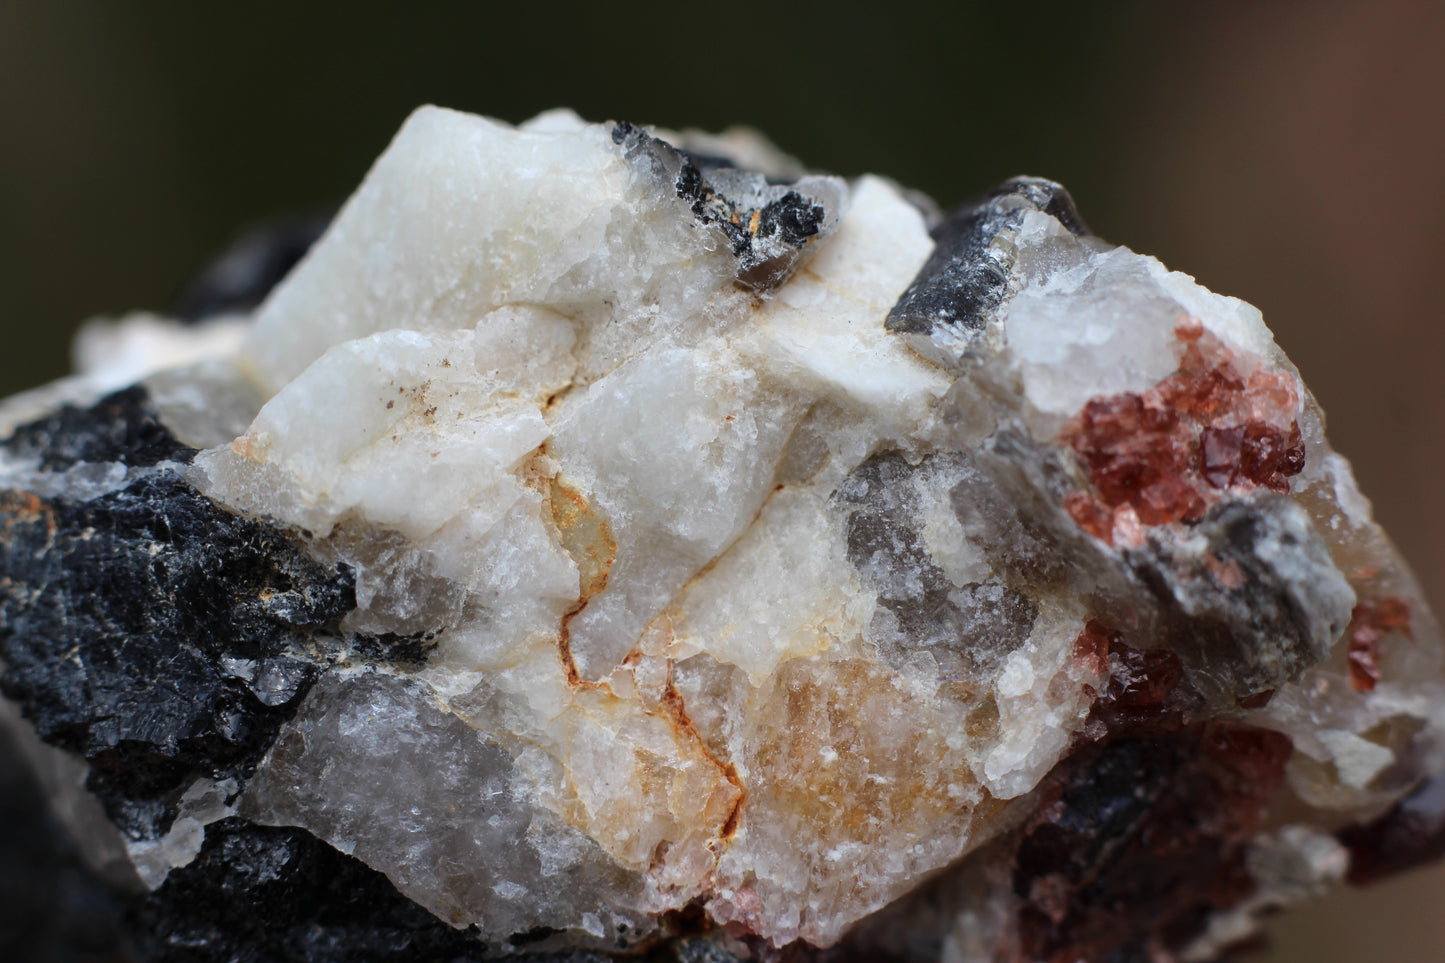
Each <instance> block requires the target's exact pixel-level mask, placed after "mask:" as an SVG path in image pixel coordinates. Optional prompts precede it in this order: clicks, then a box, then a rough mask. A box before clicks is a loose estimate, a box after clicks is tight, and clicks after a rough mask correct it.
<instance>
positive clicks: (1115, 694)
mask: <svg viewBox="0 0 1445 963" xmlns="http://www.w3.org/2000/svg"><path fill="white" fill-rule="evenodd" d="M1085 652H1086V653H1088V654H1089V658H1091V659H1098V658H1100V656H1101V655H1102V657H1103V659H1104V660H1105V664H1106V666H1107V675H1108V680H1109V681H1108V683H1107V684H1106V685H1105V687H1104V691H1103V692H1101V693H1100V694H1099V697H1098V698H1097V699H1096V700H1095V701H1094V706H1093V709H1092V710H1091V711H1090V713H1089V719H1088V721H1087V722H1086V723H1085V725H1084V731H1083V736H1084V738H1086V739H1089V740H1095V741H1097V740H1099V739H1103V738H1105V737H1106V736H1109V735H1117V734H1120V733H1123V732H1139V731H1145V730H1149V731H1173V730H1176V729H1178V728H1180V727H1181V726H1182V725H1183V724H1184V718H1183V711H1182V709H1181V707H1180V706H1179V705H1177V704H1176V702H1177V701H1178V700H1175V699H1172V698H1171V696H1174V695H1175V694H1176V692H1175V690H1176V689H1177V688H1178V686H1179V683H1180V682H1181V681H1183V679H1184V667H1183V665H1181V663H1180V661H1179V656H1177V655H1175V654H1174V653H1173V652H1170V651H1169V650H1167V649H1135V648H1133V647H1131V646H1128V645H1125V644H1124V642H1123V641H1122V640H1121V639H1120V638H1119V636H1118V634H1117V633H1114V632H1111V631H1109V629H1108V628H1107V627H1106V626H1104V624H1103V623H1101V622H1098V621H1095V620H1093V619H1090V620H1089V621H1088V622H1087V623H1085V625H1084V631H1083V632H1081V633H1080V634H1079V638H1078V639H1077V640H1075V642H1074V653H1075V657H1076V658H1078V657H1079V656H1080V653H1085Z"/></svg>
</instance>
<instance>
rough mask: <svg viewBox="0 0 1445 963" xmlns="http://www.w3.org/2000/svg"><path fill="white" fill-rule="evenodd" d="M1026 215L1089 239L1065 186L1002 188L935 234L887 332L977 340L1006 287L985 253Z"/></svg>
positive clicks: (1036, 182)
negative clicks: (944, 332) (940, 332)
mask: <svg viewBox="0 0 1445 963" xmlns="http://www.w3.org/2000/svg"><path fill="white" fill-rule="evenodd" d="M1029 210H1037V211H1043V212H1044V213H1046V214H1050V215H1052V216H1053V217H1055V218H1057V219H1058V221H1059V223H1061V224H1063V225H1064V227H1065V228H1067V229H1068V230H1069V231H1070V232H1072V233H1073V234H1075V235H1080V236H1082V235H1087V234H1088V233H1089V229H1088V227H1087V226H1085V224H1084V222H1083V220H1082V219H1081V218H1080V217H1079V214H1078V212H1077V211H1076V210H1075V209H1074V202H1073V199H1072V198H1071V197H1069V193H1068V191H1066V190H1064V188H1063V186H1062V185H1059V184H1056V183H1054V182H1053V181H1047V180H1043V179H1042V178H1037V177H1015V178H1013V179H1012V180H1008V181H1005V182H1004V183H1003V184H1001V185H999V186H998V187H996V188H994V190H992V191H991V192H989V193H988V194H986V195H985V196H983V197H982V198H979V199H978V200H975V201H972V202H970V203H968V204H965V205H963V206H962V207H960V208H959V209H958V210H956V211H954V212H953V213H952V214H951V215H949V216H948V217H947V218H945V219H944V221H943V222H942V223H941V224H939V225H938V226H937V227H936V228H934V230H933V240H934V245H935V246H934V249H933V254H932V255H930V256H929V258H928V260H927V262H925V263H924V265H923V268H922V269H921V270H920V271H919V272H918V276H917V277H915V278H914V279H913V283H912V284H910V285H909V286H908V290H906V291H904V292H903V296H902V297H901V298H899V299H898V303H897V304H895V305H894V306H893V309H892V310H891V311H889V312H888V320H887V321H886V322H885V325H886V327H887V328H888V330H889V331H895V332H898V333H899V334H920V335H931V334H932V333H933V331H934V329H935V328H936V327H945V328H950V329H954V330H956V331H958V332H959V333H962V334H968V333H972V334H973V335H975V336H976V335H977V334H978V333H979V332H982V331H983V329H984V327H985V326H986V325H987V324H988V321H989V318H990V317H991V316H992V315H993V313H994V312H995V311H997V310H998V307H999V305H1001V304H1002V303H1003V301H1004V299H1005V297H1006V296H1007V294H1008V287H1009V265H1008V264H1006V263H1003V262H1001V261H1000V260H999V259H998V258H996V257H995V256H994V255H993V254H992V253H991V252H990V245H991V244H992V243H993V241H994V238H996V237H998V235H999V234H1000V233H1001V232H1003V231H1005V230H1011V229H1013V228H1015V227H1017V226H1018V224H1019V222H1020V221H1021V220H1022V219H1023V215H1024V213H1025V212H1026V211H1029Z"/></svg>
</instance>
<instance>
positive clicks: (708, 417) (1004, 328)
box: [0, 108, 1445, 961]
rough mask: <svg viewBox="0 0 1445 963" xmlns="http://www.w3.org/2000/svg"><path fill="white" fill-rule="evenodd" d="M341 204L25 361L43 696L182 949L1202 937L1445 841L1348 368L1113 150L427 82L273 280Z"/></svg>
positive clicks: (1183, 950) (13, 567) (963, 951)
mask: <svg viewBox="0 0 1445 963" xmlns="http://www.w3.org/2000/svg"><path fill="white" fill-rule="evenodd" d="M297 230H300V229H297ZM297 230H293V229H290V228H288V229H286V230H285V231H282V232H281V233H279V234H277V235H274V236H272V237H271V238H270V239H269V240H268V239H265V238H262V239H252V240H250V241H248V242H247V246H246V247H245V248H244V249H242V250H240V251H239V252H238V253H235V254H233V255H232V257H231V259H230V260H228V261H227V262H225V263H224V264H223V265H222V267H221V268H218V269H217V270H215V271H213V272H211V274H209V275H207V279H205V280H203V282H202V283H201V284H200V285H199V286H198V287H196V288H194V289H192V290H191V291H190V292H189V294H188V298H187V302H186V306H185V310H184V311H183V312H182V313H183V314H184V315H185V317H186V323H185V324H182V323H178V322H172V321H168V320H165V319H161V318H154V317H148V316H133V317H131V318H127V319H124V320H122V321H120V322H116V323H112V324H110V325H108V326H98V327H92V328H90V329H88V332H87V334H86V335H85V336H84V337H83V340H82V343H81V345H80V346H79V356H80V357H81V358H82V359H83V361H84V365H83V368H84V370H83V371H82V373H81V375H80V376H79V377H78V378H76V379H71V380H68V381H66V382H62V383H59V384H57V385H54V386H50V387H48V388H44V389H40V390H39V391H37V392H33V393H30V394H28V395H22V396H19V397H17V398H14V399H11V400H10V401H8V402H5V403H4V405H3V406H0V428H3V430H4V431H5V432H6V440H4V441H3V442H0V486H3V491H0V526H3V527H0V536H3V541H0V658H3V662H4V675H3V691H4V694H5V696H7V697H8V698H9V699H10V700H11V701H12V703H13V707H14V708H18V710H19V713H18V715H17V714H16V713H13V712H12V713H10V715H9V716H6V718H10V717H11V716H14V718H11V721H10V723H9V724H10V725H12V726H13V727H14V728H16V729H17V732H18V733H19V734H20V735H22V736H23V737H24V738H25V739H26V740H28V741H27V742H26V743H25V744H26V746H27V747H28V749H27V752H28V753H29V755H30V756H32V757H33V759H34V760H35V765H36V766H37V768H38V770H39V771H41V772H42V773H43V774H45V775H46V779H47V782H46V784H47V786H48V787H49V788H50V791H51V794H52V797H53V802H54V804H55V805H56V806H57V807H58V809H59V810H60V811H62V812H68V813H71V814H72V815H73V814H75V813H82V812H91V813H95V812H100V811H103V813H104V818H101V817H98V816H94V815H93V816H91V817H90V818H84V819H82V818H70V819H69V820H68V824H69V825H71V826H73V827H78V826H81V825H84V826H85V829H84V830H83V831H80V830H77V831H76V836H77V842H76V844H77V845H78V846H79V852H80V854H81V856H82V857H83V858H84V859H86V860H88V862H89V864H90V865H91V866H92V867H94V868H95V869H96V870H97V871H99V872H103V873H104V874H105V877H106V879H108V880H109V881H110V882H109V883H107V884H106V885H110V886H114V887H120V890H119V892H120V893H121V894H122V895H120V896H117V897H116V898H117V899H121V900H123V901H129V905H130V906H131V909H130V910H129V914H130V915H129V917H128V918H129V919H130V920H131V925H132V930H133V932H132V938H133V941H134V942H135V943H136V946H137V952H138V953H139V954H140V955H141V956H143V957H148V958H154V959H181V958H186V959H192V958H202V959H216V960H222V959H231V958H237V957H239V958H272V957H277V958H288V959H289V958H307V959H314V960H338V961H339V960H351V959H362V958H364V959H394V960H403V959H420V958H426V959H431V958H448V959H453V958H457V959H481V958H485V957H490V956H495V955H507V954H520V955H522V956H523V957H525V958H531V959H537V958H548V959H557V960H561V959H569V960H574V959H602V958H606V957H607V956H608V955H615V954H619V953H623V954H637V953H643V954H652V957H653V958H657V959H670V960H674V961H700V960H728V959H746V958H758V959H771V958H774V957H775V954H776V953H778V952H783V953H787V954H791V955H790V956H789V957H788V958H817V959H835V958H845V957H846V958H885V957H886V958H890V959H906V960H934V959H949V960H966V961H994V960H997V961H1004V960H1009V961H1017V960H1021V959H1027V960H1038V961H1055V960H1061V959H1069V960H1073V959H1091V960H1092V959H1097V960H1105V959H1133V958H1136V957H1139V958H1142V957H1141V956H1139V954H1151V955H1149V957H1148V958H1150V959H1152V960H1204V959H1208V958H1210V957H1212V956H1213V955H1215V954H1216V953H1217V952H1218V951H1220V950H1222V949H1224V948H1227V947H1228V946H1230V945H1232V944H1234V943H1236V942H1238V941H1239V940H1241V939H1243V938H1245V937H1246V936H1248V935H1249V934H1250V933H1251V932H1252V929H1253V927H1254V925H1255V920H1256V919H1257V918H1258V917H1260V916H1262V915H1264V914H1265V913H1267V912H1269V911H1272V910H1274V909H1276V908H1278V907H1279V906H1281V905H1285V904H1287V903H1290V902H1293V901H1297V900H1299V899H1301V898H1304V897H1306V896H1309V895H1311V894H1313V893H1315V892H1317V891H1320V890H1322V889H1323V888H1326V887H1327V886H1329V885H1331V884H1333V883H1335V882H1338V881H1340V880H1343V879H1345V878H1346V877H1351V878H1355V879H1358V880H1363V879H1367V878H1375V877H1378V876H1380V875H1384V874H1386V873H1388V872H1390V871H1392V870H1394V869H1397V868H1401V867H1403V866H1405V865H1409V864H1411V863H1412V862H1413V861H1416V860H1418V859H1420V858H1423V857H1424V856H1426V855H1430V854H1433V852H1434V851H1435V850H1436V849H1439V848H1445V843H1442V842H1441V840H1442V839H1445V836H1441V835H1440V833H1439V830H1440V829H1441V826H1442V824H1445V815H1442V813H1445V808H1442V807H1441V806H1440V805H1439V803H1438V800H1439V798H1440V795H1441V794H1440V792H1439V788H1438V787H1439V785H1440V783H1439V782H1438V781H1437V779H1438V776H1439V773H1440V772H1441V771H1442V769H1445V692H1442V673H1441V658H1440V654H1441V653H1440V640H1439V636H1438V633H1437V630H1436V627H1435V624H1434V622H1433V620H1432V618H1431V616H1430V614H1429V612H1428V611H1427V610H1426V609H1425V607H1424V605H1423V603H1422V602H1421V599H1420V595H1419V593H1418V591H1417V589H1416V588H1415V586H1414V584H1413V582H1412V580H1411V577H1410V575H1409V573H1408V571H1407V570H1406V568H1405V567H1404V565H1403V564H1402V562H1401V561H1400V560H1399V559H1398V558H1397V557H1396V555H1395V553H1394V552H1393V550H1392V549H1391V548H1390V546H1389V544H1388V542H1387V541H1386V539H1385V537H1384V535H1383V534H1382V533H1381V532H1380V531H1379V529H1378V528H1376V527H1375V526H1374V524H1373V523H1372V522H1371V520H1370V517H1369V507H1368V503H1366V502H1365V501H1364V499H1363V498H1362V497H1361V496H1360V494H1359V493H1358V492H1357V491H1356V489H1355V486H1354V482H1353V479H1352V477H1351V474H1350V470H1349V466H1348V465H1347V464H1346V462H1345V461H1344V460H1343V459H1342V458H1341V457H1340V456H1338V455H1336V454H1334V453H1333V452H1332V451H1331V450H1330V449H1329V447H1328V445H1327V443H1326V442H1325V439H1324V435H1323V428H1322V421H1321V415H1320V412H1319V410H1318V408H1317V407H1316V406H1315V404H1314V402H1313V399H1312V398H1311V397H1310V395H1309V393H1308V391H1307V390H1306V389H1305V387H1304V385H1303V384H1302V383H1301V381H1300V380H1299V377H1298V375H1297V373H1296V372H1295V370H1294V368H1293V367H1292V366H1291V365H1290V364H1289V362H1288V361H1287V360H1286V359H1285V358H1284V357H1283V355H1282V354H1281V353H1280V351H1279V349H1278V348H1277V347H1276V346H1275V344H1274V342H1273V340H1272V338H1271V336H1270V334H1269V331H1268V330H1267V329H1266V328H1265V326H1264V324H1263V322H1262V320H1261V318H1260V316H1259V313H1258V312H1257V311H1255V310H1254V309H1253V308H1251V307H1250V306H1249V305H1246V304H1243V303H1242V302H1239V301H1237V300H1234V299H1231V298H1226V297H1221V296H1218V295H1214V294H1212V293H1210V292H1208V291H1206V290H1204V289H1203V288H1201V287H1199V286H1198V285H1196V284H1195V283H1194V282H1193V280H1192V279H1191V278H1189V277H1187V276H1185V275H1182V274H1177V273H1171V272H1169V271H1168V270H1166V269H1165V268H1164V267H1163V266H1162V265H1160V264H1159V262H1157V261H1155V260H1153V259H1152V258H1148V257H1144V256H1141V255H1138V254H1135V253H1133V252H1131V251H1129V250H1127V249H1126V248H1121V247H1115V246H1113V245H1110V244H1108V243H1106V242H1104V241H1102V240H1100V239H1099V238H1097V237H1094V236H1093V235H1091V234H1090V233H1089V231H1088V229H1087V227H1086V226H1085V224H1084V221H1083V220H1082V219H1081V218H1080V217H1079V215H1078V213H1077V212H1076V211H1075V210H1074V207H1073V204H1072V202H1071V201H1070V200H1069V197H1068V195H1067V194H1066V193H1065V192H1064V190H1063V188H1061V187H1060V186H1058V185H1057V184H1053V183H1051V182H1047V181H1042V180H1038V179H1032V178H1019V179H1015V180H1013V181H1010V182H1008V183H1006V184H1004V185H1002V186H1001V187H999V188H998V189H996V190H994V191H993V192H991V193H989V194H987V195H985V196H984V197H983V198H981V199H980V200H979V201H977V202H976V203H974V204H970V205H966V206H965V207H964V208H963V209H961V210H960V211H958V212H956V213H954V214H952V215H950V216H948V217H946V218H942V219H937V218H933V217H932V215H930V214H929V213H927V212H925V211H923V210H921V209H920V208H919V207H918V206H917V205H916V204H915V203H913V202H912V201H910V199H909V198H908V197H907V196H906V195H905V194H904V193H902V192H901V191H900V190H899V189H898V188H897V187H895V186H894V185H892V184H891V183H889V182H887V181H884V180H881V179H879V178H876V177H863V178H860V179H858V180H856V181H852V182H845V181H843V180H841V179H839V178H835V177H827V176H821V175H809V174H807V173H805V172H804V171H802V169H801V168H800V167H799V166H798V165H797V164H796V162H794V161H792V160H791V159H789V158H787V157H784V156H782V155H780V154H778V153H777V152H776V151H775V150H774V149H773V148H771V147H770V146H769V145H767V144H766V143H764V142H763V141H761V139H759V138H758V137H756V135H752V134H748V133H745V132H732V133H729V134H725V135H722V136H708V135H701V134H673V133H668V132H663V131H651V130H643V129H641V128H637V127H634V126H632V125H629V124H615V125H587V124H584V123H583V122H581V121H580V120H578V119H577V118H576V117H575V116H573V115H571V114H568V113H566V112H555V113H550V114H545V115H543V116H541V117H538V118H536V119H535V120H533V121H530V122H528V123H527V124H524V125H522V126H521V127H519V128H515V129H514V128H511V127H508V126H506V125H502V124H498V123H495V122H493V121H489V120H485V119H483V118H479V117H472V116H468V115H464V114H458V113H453V112H449V111H444V110H438V109H435V108H423V109H422V110H419V111H418V112H417V113H416V114H415V115H413V117H412V118H411V119H410V120H409V121H408V122H407V124H406V125H405V126H404V127H403V129H402V130H401V132H400V133H399V134H398V135H397V138H396V140H395V141H394V142H393V143H392V145H391V146H390V147H389V148H388V149H387V151H386V152H385V153H384V154H383V155H382V156H381V158H380V159H379V160H378V161H377V163H376V165H375V167H374V168H373V169H372V171H371V173H370V174H369V175H368V176H367V178H366V180H365V182H364V183H363V184H362V185H361V187H360V188H359V189H358V190H357V192H356V194H355V195H354V196H353V197H352V198H351V199H350V201H348V202H347V204H346V205H345V207H344V208H343V209H342V210H341V212H340V213H339V214H338V215H337V217H336V218H335V220H334V221H333V222H332V223H331V225H330V226H329V228H327V229H326V231H325V233H324V234H323V235H322V236H321V238H320V240H319V241H318V242H317V243H316V245H315V246H314V247H313V248H311V250H310V252H309V254H307V255H306V256H305V258H304V259H303V260H301V262H300V263H299V265H297V266H296V267H295V269H294V270H292V271H291V272H290V273H289V275H287V276H286V278H285V280H284V281H282V282H281V283H280V285H279V286H277V287H276V288H275V289H274V290H272V291H271V292H270V294H269V296H265V298H264V301H260V302H259V304H257V302H258V299H259V298H260V297H261V296H262V292H264V291H265V290H266V288H267V287H268V285H269V283H270V280H271V276H272V275H275V274H278V273H280V271H281V270H282V269H283V268H284V266H285V265H288V264H290V263H292V262H293V261H295V259H296V257H297V256H298V250H299V248H297V245H298V244H300V248H304V246H305V242H306V241H307V240H309V238H310V235H309V234H306V233H304V231H303V233H301V234H298V233H297ZM307 230H309V229H307ZM298 238H300V240H299V241H298ZM248 266H249V267H248ZM217 310H224V311H228V312H230V313H225V314H217V313H216V311H217ZM20 716H23V721H22V720H21V719H20ZM37 737H38V738H37ZM86 807H89V808H88V809H87V808H86ZM1161 840H1169V841H1170V844H1169V845H1168V846H1164V845H1161V844H1160V841H1161ZM187 954H192V955H187ZM196 954H199V955H198V956H197V955H196ZM569 954H582V955H581V956H576V955H569ZM1131 954H1133V955H1131Z"/></svg>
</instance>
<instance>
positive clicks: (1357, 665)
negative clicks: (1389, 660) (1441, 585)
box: [1345, 595, 1410, 692]
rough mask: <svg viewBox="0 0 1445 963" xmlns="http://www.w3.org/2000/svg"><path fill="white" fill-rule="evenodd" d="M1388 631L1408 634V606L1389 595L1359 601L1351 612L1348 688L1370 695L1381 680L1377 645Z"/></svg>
mask: <svg viewBox="0 0 1445 963" xmlns="http://www.w3.org/2000/svg"><path fill="white" fill-rule="evenodd" d="M1391 632H1401V633H1404V634H1405V635H1406V636H1409V635H1410V606H1409V603H1407V602H1406V601H1405V600H1404V599H1402V598H1398V597H1396V596H1393V595H1390V596H1385V597H1384V598H1378V599H1369V600H1366V601H1363V602H1360V603H1359V604H1357V605H1356V606H1355V609H1354V611H1353V612H1352V613H1350V627H1349V628H1348V629H1346V630H1345V635H1346V636H1347V637H1348V638H1349V640H1350V648H1349V651H1350V685H1352V686H1354V687H1355V691H1356V692H1370V691H1372V690H1373V689H1374V688H1375V686H1376V684H1378V683H1379V681H1380V664H1379V660H1380V643H1381V642H1383V641H1384V640H1385V637H1386V636H1387V635H1389V634H1390V633H1391Z"/></svg>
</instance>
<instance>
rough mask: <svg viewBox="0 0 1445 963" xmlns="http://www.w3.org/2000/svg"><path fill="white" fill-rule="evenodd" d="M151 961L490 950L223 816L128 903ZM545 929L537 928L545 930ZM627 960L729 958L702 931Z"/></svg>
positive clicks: (581, 962) (460, 957)
mask: <svg viewBox="0 0 1445 963" xmlns="http://www.w3.org/2000/svg"><path fill="white" fill-rule="evenodd" d="M131 923H132V926H133V929H134V930H135V932H136V934H137V940H138V942H139V943H140V945H141V950H142V957H143V959H145V960H148V961H154V963H181V961H184V963H230V961H235V960H244V961H248V963H253V961H254V963H263V961H264V963H271V961H277V963H280V961H298V963H299V961H305V963H422V961H426V963H431V961H438V963H464V961H465V963H470V961H480V960H484V959H493V958H494V956H492V955H489V954H488V953H487V952H486V948H485V945H484V944H483V943H482V942H481V941H480V940H479V939H478V935H477V932H476V930H475V929H474V928H468V929H454V928H453V927H451V926H448V925H446V924H445V923H443V922H441V921H440V920H438V919H437V918H436V917H434V916H432V915H431V914H430V913H428V912H427V911H426V910H424V909H422V908H421V907H420V906H418V905H417V904H415V903H413V902H412V901H411V900H409V899H407V898H406V897H405V896H402V895H401V894H400V893H399V892H397V890H396V887H394V886H393V885H392V884H391V882H390V881H389V880H388V879H387V878H386V877H385V876H383V875H382V874H381V873H378V872H377V871H376V870H374V869H371V868H370V867H368V866H367V865H366V864H365V863H363V862H361V861H360V860H358V859H355V858H354V857H351V856H347V855H345V854H344V853H341V852H339V851H337V850H336V849H333V848H332V847H331V846H328V845H327V844H326V843H324V842H322V841H321V840H319V839H317V838H316V837H315V836H313V835H311V834H310V833H308V832H307V831H306V830H304V829H296V828H293V827H284V828H277V827H270V826H257V825H253V824H251V823H248V822H246V821H245V820H243V819H239V818H229V819H224V820H221V821H220V822H217V823H212V824H211V825H210V826H208V827H206V841H205V844H204V845H203V846H202V848H201V852H200V854H199V855H198V856H197V857H196V858H195V860H193V861H192V862H191V863H190V864H189V865H187V866H185V867H182V868H180V869H177V870H174V871H172V872H171V874H170V875H169V876H168V877H166V881H165V883H164V884H162V885H161V887H160V888H159V889H157V890H156V891H155V892H154V893H153V894H151V895H150V897H149V898H148V899H146V900H145V901H144V902H143V903H141V904H140V906H139V907H138V908H137V909H136V911H135V912H134V914H133V916H132V919H131ZM550 935H551V934H542V936H541V938H546V937H547V936H550ZM614 958H615V957H613V956H612V955H611V954H605V953H600V952H593V951H586V950H572V951H560V952H552V953H523V954H520V955H513V956H508V957H507V959H511V960H516V961H517V963H606V961H608V960H612V959H614ZM626 958H627V959H629V960H633V961H636V963H736V959H737V958H736V957H734V956H732V955H731V954H728V953H726V952H724V951H722V950H721V949H720V948H717V947H716V946H715V945H713V944H711V943H709V942H708V941H705V940H684V941H679V942H677V943H674V944H671V945H664V946H662V947H659V948H658V949H657V950H656V951H654V952H651V953H642V954H629V955H627V956H626Z"/></svg>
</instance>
